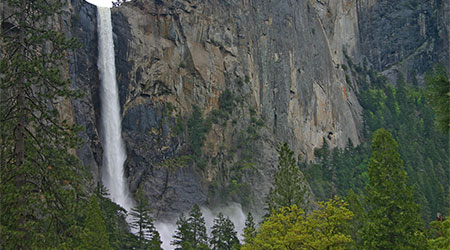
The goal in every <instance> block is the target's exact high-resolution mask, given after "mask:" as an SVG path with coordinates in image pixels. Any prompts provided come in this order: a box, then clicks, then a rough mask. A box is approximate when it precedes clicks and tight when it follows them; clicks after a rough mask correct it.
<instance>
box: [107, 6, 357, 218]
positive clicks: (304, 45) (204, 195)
mask: <svg viewBox="0 0 450 250" xmlns="http://www.w3.org/2000/svg"><path fill="white" fill-rule="evenodd" d="M347 4H348V5H349V6H340V7H339V8H341V9H339V11H338V12H336V13H335V18H334V19H331V18H329V17H327V16H326V15H325V16H323V13H319V14H318V12H319V9H318V6H317V3H315V2H307V1H303V2H289V1H216V2H214V3H208V4H206V3H205V2H203V1H164V2H162V1H135V2H132V3H126V4H124V5H122V6H121V7H119V8H117V9H115V11H114V14H113V23H114V32H115V34H116V36H115V39H116V40H115V45H116V65H117V74H118V80H119V84H120V87H119V88H120V90H121V104H122V106H123V117H124V122H123V124H124V127H123V129H124V131H123V134H124V139H125V141H126V144H127V151H128V161H127V169H128V172H127V173H128V176H129V179H130V183H131V188H132V190H136V189H137V188H140V187H143V188H144V189H145V190H146V193H147V194H148V196H149V198H150V199H151V200H152V204H153V205H154V209H155V210H156V211H159V212H160V213H161V215H167V214H170V213H174V212H180V211H183V210H186V209H189V208H190V207H191V206H192V204H193V203H200V204H205V203H206V202H208V203H209V204H211V205H214V204H215V203H219V202H222V201H229V200H234V201H238V202H244V203H245V202H247V205H249V206H251V207H254V208H262V207H263V203H264V197H265V193H267V191H268V189H269V188H270V186H271V181H272V175H273V173H274V171H275V166H276V162H277V160H276V158H277V153H276V148H277V144H278V143H280V142H282V141H288V142H289V144H290V145H291V147H292V148H293V149H294V150H295V151H296V153H297V154H299V155H303V156H304V157H305V158H306V159H307V160H311V159H313V157H314V156H313V149H314V148H315V147H318V146H321V144H322V142H323V140H324V138H325V140H327V141H328V143H329V144H331V145H333V146H340V147H342V146H344V145H345V144H346V143H347V141H348V140H349V139H350V140H352V141H353V143H354V144H358V143H359V141H360V135H359V131H360V126H361V120H360V116H359V113H360V109H361V108H360V106H359V104H358V101H357V99H356V96H355V89H354V88H353V87H352V86H351V85H350V83H348V82H346V80H345V74H344V72H343V71H342V70H341V68H340V65H341V64H343V63H345V60H344V56H343V48H346V49H347V50H348V51H352V52H351V53H355V54H356V53H358V52H357V51H358V50H357V49H358V48H357V43H356V41H357V30H356V27H354V29H353V30H350V31H349V34H341V32H340V31H341V30H343V29H345V27H346V24H347V23H348V22H351V21H352V20H353V19H354V18H356V13H355V10H356V5H355V3H353V2H349V3H347ZM347 7H349V8H351V10H352V11H351V12H350V14H348V15H347V14H345V15H344V16H342V15H341V14H342V13H344V12H345V11H347V10H346V9H345V8H347ZM338 17H339V18H338ZM331 26H332V27H331ZM344 38H345V39H344ZM225 93H227V98H228V99H231V100H230V105H231V106H232V110H231V111H230V112H229V115H227V116H226V117H225V118H224V117H219V118H218V119H219V120H220V121H218V122H217V123H214V122H212V125H211V129H209V130H208V131H207V133H206V139H205V141H204V143H203V147H202V152H203V154H202V159H203V160H202V161H201V164H200V163H199V162H198V161H191V162H189V161H188V162H187V163H186V162H185V164H173V162H174V161H175V162H176V161H177V159H180V158H182V156H186V155H191V154H192V145H190V144H189V143H188V141H189V133H188V132H187V131H188V130H189V126H188V125H186V123H184V125H185V126H184V132H181V134H176V133H174V127H175V126H176V125H177V120H179V119H181V120H184V121H187V120H188V119H189V117H190V116H191V113H192V109H193V106H198V107H199V109H200V110H201V111H202V113H203V118H204V119H205V120H207V118H208V117H211V116H213V115H214V114H217V113H220V112H222V113H223V112H225V113H227V111H226V110H223V109H224V107H223V105H222V104H221V96H224V94H225ZM177 117H178V118H179V119H177ZM255 124H258V125H255ZM248 151H249V152H248ZM247 155H250V157H248V156H247ZM168 162H171V164H169V165H171V166H167V163H168ZM174 165H175V166H174ZM168 208H170V209H168Z"/></svg>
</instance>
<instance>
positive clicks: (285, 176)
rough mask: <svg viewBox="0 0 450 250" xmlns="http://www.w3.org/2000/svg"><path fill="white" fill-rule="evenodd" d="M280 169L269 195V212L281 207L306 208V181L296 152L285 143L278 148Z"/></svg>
mask: <svg viewBox="0 0 450 250" xmlns="http://www.w3.org/2000/svg"><path fill="white" fill-rule="evenodd" d="M278 153H279V156H278V169H277V172H276V173H275V176H274V187H273V189H271V190H270V192H269V194H268V195H267V206H268V209H269V212H272V211H276V210H278V209H279V208H281V207H290V206H292V205H294V204H295V205H297V206H298V207H306V206H307V204H306V202H307V199H305V193H306V180H305V178H304V177H303V174H302V172H301V171H300V169H299V168H298V166H297V162H296V160H295V158H294V152H293V151H292V150H291V149H290V148H289V145H288V144H287V143H286V142H285V143H284V144H282V145H280V146H279V148H278Z"/></svg>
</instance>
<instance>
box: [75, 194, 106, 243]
mask: <svg viewBox="0 0 450 250" xmlns="http://www.w3.org/2000/svg"><path fill="white" fill-rule="evenodd" d="M85 224H86V225H85V227H84V232H83V236H82V244H81V248H82V249H92V250H109V249H112V248H111V246H110V245H109V239H108V234H107V233H106V225H105V221H104V220H103V218H102V212H101V211H100V206H99V204H98V200H97V197H96V196H95V195H93V196H92V197H91V203H90V204H89V210H88V214H87V218H86V222H85Z"/></svg>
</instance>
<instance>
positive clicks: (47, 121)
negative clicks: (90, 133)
mask: <svg viewBox="0 0 450 250" xmlns="http://www.w3.org/2000/svg"><path fill="white" fill-rule="evenodd" d="M3 2H4V3H2V5H3V7H4V10H5V12H3V11H2V13H0V18H1V22H2V25H1V26H2V27H1V36H0V39H1V40H0V97H1V101H0V121H1V122H0V168H1V180H2V181H1V182H0V190H1V197H2V198H1V208H0V224H1V226H2V228H1V230H0V237H1V239H2V245H3V244H4V245H3V247H4V248H6V249H28V248H33V249H34V248H43V249H48V248H59V247H61V246H62V245H64V246H65V247H69V248H70V247H75V246H74V245H73V246H70V244H72V243H74V244H76V241H75V240H74V239H75V238H76V237H78V236H80V232H81V230H80V221H82V220H81V216H82V211H83V209H82V208H83V207H85V206H84V203H85V202H84V199H81V197H82V196H83V193H82V190H81V189H80V186H81V178H80V177H82V176H86V175H87V173H85V172H83V171H84V170H82V169H81V168H80V164H79V162H78V160H77V159H76V157H75V150H74V149H75V148H76V146H77V145H78V142H79V141H78V139H77V137H76V133H77V132H78V128H77V127H76V126H74V125H73V124H72V122H70V121H67V120H65V119H64V117H65V115H64V113H63V111H62V106H63V105H67V103H66V104H64V102H65V101H68V100H69V98H72V97H76V96H77V94H76V93H75V92H73V91H71V90H70V89H69V81H68V80H66V79H64V78H63V77H62V75H63V74H62V72H61V70H62V69H63V68H64V65H65V63H67V62H66V61H65V59H66V57H65V56H66V53H67V51H68V50H69V49H73V48H75V47H77V46H78V42H76V41H75V40H68V39H66V38H65V35H64V34H62V33H59V32H57V31H56V28H55V27H52V26H51V25H50V24H51V23H52V22H49V20H50V19H52V18H58V15H59V14H61V10H62V7H63V5H64V4H66V1H57V0H49V1H30V0H9V1H3ZM68 244H69V245H68Z"/></svg>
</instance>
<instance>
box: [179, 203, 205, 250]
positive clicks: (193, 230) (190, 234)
mask: <svg viewBox="0 0 450 250" xmlns="http://www.w3.org/2000/svg"><path fill="white" fill-rule="evenodd" d="M174 238H175V240H174V241H173V242H172V245H175V246H178V248H176V249H208V235H207V234H206V226H205V219H204V218H203V216H202V212H201V211H200V207H199V206H198V205H194V207H193V208H192V210H191V211H190V212H189V218H186V217H185V216H184V215H183V214H181V216H180V217H179V218H178V220H177V231H176V232H175V235H174Z"/></svg>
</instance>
